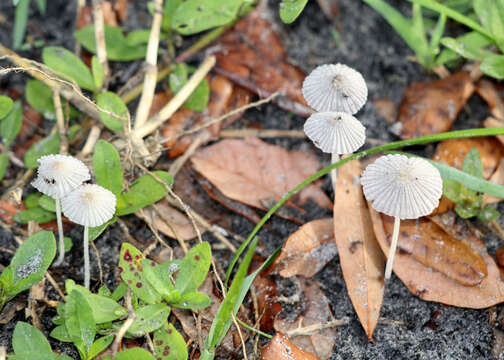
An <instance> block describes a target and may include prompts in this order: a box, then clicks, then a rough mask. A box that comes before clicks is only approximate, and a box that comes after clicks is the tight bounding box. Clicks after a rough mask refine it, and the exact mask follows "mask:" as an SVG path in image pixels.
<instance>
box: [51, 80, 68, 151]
mask: <svg viewBox="0 0 504 360" xmlns="http://www.w3.org/2000/svg"><path fill="white" fill-rule="evenodd" d="M52 95H53V102H54V108H55V110H56V126H57V127H58V134H59V139H60V154H63V155H66V154H68V138H67V136H66V126H65V119H64V117H63V108H62V107H61V98H60V94H59V89H58V88H57V87H53V88H52Z"/></svg>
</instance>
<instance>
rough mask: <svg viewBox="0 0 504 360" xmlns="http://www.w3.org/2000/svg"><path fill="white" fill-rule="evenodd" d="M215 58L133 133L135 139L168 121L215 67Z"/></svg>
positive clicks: (206, 62) (211, 57)
mask: <svg viewBox="0 0 504 360" xmlns="http://www.w3.org/2000/svg"><path fill="white" fill-rule="evenodd" d="M215 61H216V60H215V56H209V57H207V58H206V59H205V60H204V61H203V63H202V64H201V65H200V67H199V68H198V70H196V71H195V72H194V74H193V75H192V76H191V78H190V79H189V81H187V83H186V84H185V85H184V87H183V88H182V89H180V91H179V92H178V93H177V94H176V95H175V96H174V97H173V98H172V99H171V100H170V102H169V103H168V104H166V105H165V106H164V107H163V108H162V109H161V110H160V111H159V113H157V114H156V115H154V116H153V117H151V118H150V119H149V120H148V121H147V122H146V123H145V124H144V125H143V126H142V127H139V128H137V129H135V130H134V131H133V133H132V135H133V136H134V137H138V138H143V137H145V136H147V135H149V134H150V133H152V132H154V131H155V130H156V129H157V128H158V127H160V126H161V125H162V124H163V123H164V122H165V121H166V120H167V119H169V118H170V117H171V116H172V115H173V114H174V113H175V112H176V111H177V110H178V109H179V108H180V107H181V106H182V104H183V103H184V102H185V101H186V100H187V98H188V97H189V96H190V95H191V94H192V93H193V91H194V90H195V89H196V87H197V86H198V85H199V83H200V82H201V81H202V80H203V79H204V78H205V76H206V75H207V74H208V72H209V71H210V70H211V69H212V68H213V66H214V65H215Z"/></svg>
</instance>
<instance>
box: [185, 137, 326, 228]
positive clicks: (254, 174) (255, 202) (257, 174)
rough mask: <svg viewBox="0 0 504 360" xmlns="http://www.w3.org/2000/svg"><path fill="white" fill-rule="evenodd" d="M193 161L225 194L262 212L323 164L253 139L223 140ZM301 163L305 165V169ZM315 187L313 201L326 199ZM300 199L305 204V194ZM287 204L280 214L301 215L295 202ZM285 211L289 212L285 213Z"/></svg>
mask: <svg viewBox="0 0 504 360" xmlns="http://www.w3.org/2000/svg"><path fill="white" fill-rule="evenodd" d="M191 162H192V165H193V167H194V168H195V169H196V170H197V171H198V172H199V173H201V174H202V175H203V176H204V177H206V178H207V179H208V180H209V181H210V182H211V183H212V184H213V185H214V186H216V187H217V188H218V189H219V190H220V191H221V192H222V193H223V194H224V195H226V196H227V197H229V198H231V199H233V200H238V201H241V202H243V203H245V204H247V205H250V206H254V207H256V208H259V209H262V210H267V209H269V208H270V207H271V206H273V205H274V204H275V203H276V202H277V201H278V200H280V199H281V198H282V197H283V195H284V194H286V193H287V192H288V191H289V190H290V189H292V188H293V187H294V186H296V185H297V184H299V183H300V182H301V181H303V180H304V179H305V178H306V177H308V176H310V175H312V174H313V173H314V172H315V171H316V170H317V168H318V167H319V165H320V164H319V163H318V161H317V160H316V159H315V158H311V157H308V156H307V155H305V154H303V153H300V152H288V151H287V150H285V149H284V148H282V147H280V146H275V145H269V144H267V143H265V142H263V141H261V140H259V139H257V138H253V137H251V138H246V139H244V140H241V139H226V140H222V141H220V142H218V143H216V144H214V145H211V146H208V147H206V148H205V149H202V150H201V151H199V152H197V153H196V154H195V155H193V156H192V157H191ZM299 163H302V164H303V167H302V168H301V167H300V165H299ZM313 186H314V185H313V184H312V185H310V186H309V187H307V188H308V189H309V191H312V192H315V193H316V194H317V196H316V197H314V196H313V195H311V196H310V198H311V199H315V200H316V199H318V198H323V199H327V196H326V195H325V194H324V193H323V192H322V190H321V189H319V188H316V189H313V188H312V187H313ZM310 188H311V189H310ZM297 200H298V201H297V202H298V203H300V204H301V205H302V204H303V202H305V201H306V199H305V198H304V199H303V191H301V192H300V194H299V195H298V198H297ZM294 201H295V200H294ZM328 203H330V201H327V200H326V201H324V202H323V203H320V202H319V205H321V206H327V204H328ZM287 205H289V207H288V208H285V207H284V208H283V211H284V213H282V211H281V212H280V213H277V215H280V216H282V217H285V218H289V219H296V218H298V217H299V214H300V213H302V212H301V211H300V210H299V208H297V207H296V205H295V204H294V203H293V202H290V203H288V204H287ZM285 210H290V211H289V213H287V214H286V213H285ZM293 211H295V213H294V215H292V212H293Z"/></svg>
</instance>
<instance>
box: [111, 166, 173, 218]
mask: <svg viewBox="0 0 504 360" xmlns="http://www.w3.org/2000/svg"><path fill="white" fill-rule="evenodd" d="M153 174H154V175H155V176H156V177H158V178H160V179H161V180H163V181H164V182H165V183H167V184H168V185H169V186H172V184H173V177H172V176H171V175H170V174H168V173H167V172H166V171H153ZM166 194H168V190H166V188H165V186H164V185H163V184H160V183H159V182H157V180H156V179H154V178H153V177H152V176H151V175H149V174H147V175H144V176H142V177H140V178H139V179H137V180H136V181H135V182H134V183H133V184H132V185H131V186H130V188H129V190H128V191H127V192H124V193H123V194H121V195H119V196H118V197H117V215H118V216H122V215H128V214H132V213H134V212H135V211H138V210H140V209H141V208H143V207H145V206H147V205H150V204H154V203H155V202H157V201H159V200H161V199H162V198H163V197H164V196H166Z"/></svg>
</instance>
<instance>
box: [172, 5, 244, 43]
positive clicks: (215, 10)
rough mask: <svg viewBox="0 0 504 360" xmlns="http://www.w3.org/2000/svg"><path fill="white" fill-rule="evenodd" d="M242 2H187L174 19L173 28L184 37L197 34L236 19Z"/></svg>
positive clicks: (179, 8)
mask: <svg viewBox="0 0 504 360" xmlns="http://www.w3.org/2000/svg"><path fill="white" fill-rule="evenodd" d="M242 3H243V1H242V0H206V1H204V2H203V1H201V0H187V1H184V2H182V3H181V4H180V5H179V6H178V7H177V10H176V11H175V14H174V15H173V18H172V28H173V29H175V30H177V31H178V32H179V33H181V34H183V35H191V34H196V33H198V32H201V31H204V30H208V29H211V28H213V27H216V26H220V25H225V24H228V23H230V22H231V21H233V20H234V19H236V17H237V16H238V10H239V9H240V7H241V5H242Z"/></svg>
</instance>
